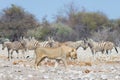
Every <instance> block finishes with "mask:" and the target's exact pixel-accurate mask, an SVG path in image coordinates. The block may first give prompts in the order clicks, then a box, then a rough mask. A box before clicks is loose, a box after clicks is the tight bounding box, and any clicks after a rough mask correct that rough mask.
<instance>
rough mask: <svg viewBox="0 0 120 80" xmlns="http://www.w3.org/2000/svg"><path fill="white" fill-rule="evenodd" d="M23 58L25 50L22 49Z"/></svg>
mask: <svg viewBox="0 0 120 80" xmlns="http://www.w3.org/2000/svg"><path fill="white" fill-rule="evenodd" d="M22 55H23V58H24V59H25V50H22Z"/></svg>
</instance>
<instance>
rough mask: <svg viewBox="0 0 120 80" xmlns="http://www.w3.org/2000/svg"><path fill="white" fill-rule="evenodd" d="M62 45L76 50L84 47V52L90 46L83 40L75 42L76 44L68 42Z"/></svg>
mask: <svg viewBox="0 0 120 80" xmlns="http://www.w3.org/2000/svg"><path fill="white" fill-rule="evenodd" d="M62 44H64V45H67V46H69V47H73V48H75V49H76V50H77V49H78V48H79V47H82V48H83V49H84V50H86V49H87V48H88V44H87V43H86V42H85V41H83V40H79V41H75V42H73V41H67V42H64V43H62Z"/></svg>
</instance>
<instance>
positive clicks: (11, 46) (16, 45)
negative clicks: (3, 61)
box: [2, 41, 25, 60]
mask: <svg viewBox="0 0 120 80" xmlns="http://www.w3.org/2000/svg"><path fill="white" fill-rule="evenodd" d="M5 47H7V50H8V60H10V59H12V54H13V52H14V51H16V52H17V58H18V53H19V50H22V53H23V57H24V54H25V45H24V44H23V43H22V42H20V41H14V42H3V43H2V50H4V48H5ZM10 56H11V57H10ZM24 58H25V57H24Z"/></svg>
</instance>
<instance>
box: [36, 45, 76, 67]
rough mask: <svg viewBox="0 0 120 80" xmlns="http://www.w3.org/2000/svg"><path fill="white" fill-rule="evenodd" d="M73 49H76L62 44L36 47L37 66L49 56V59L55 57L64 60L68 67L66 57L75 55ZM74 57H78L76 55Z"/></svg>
mask: <svg viewBox="0 0 120 80" xmlns="http://www.w3.org/2000/svg"><path fill="white" fill-rule="evenodd" d="M68 48H69V49H68ZM73 51H74V50H73V49H72V48H71V49H70V47H68V46H60V47H57V48H43V47H37V48H36V49H35V54H36V59H35V67H36V68H37V67H38V65H39V63H40V62H41V61H42V60H44V59H45V58H49V59H55V60H56V61H58V60H62V61H63V63H64V66H65V68H66V67H67V63H66V57H67V56H73ZM69 54H71V55H69ZM73 58H76V55H75V56H74V57H73Z"/></svg>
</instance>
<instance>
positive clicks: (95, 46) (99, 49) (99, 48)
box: [88, 39, 106, 55]
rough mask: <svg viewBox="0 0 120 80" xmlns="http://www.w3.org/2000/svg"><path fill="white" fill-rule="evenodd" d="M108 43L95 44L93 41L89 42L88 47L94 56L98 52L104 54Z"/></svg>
mask: <svg viewBox="0 0 120 80" xmlns="http://www.w3.org/2000/svg"><path fill="white" fill-rule="evenodd" d="M105 44H106V42H103V41H102V42H95V41H93V40H92V39H89V40H88V46H89V47H90V49H91V51H92V54H93V55H94V54H95V53H96V52H102V53H104V46H105Z"/></svg>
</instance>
